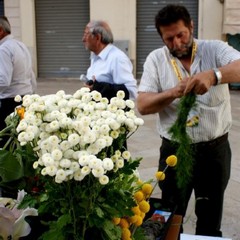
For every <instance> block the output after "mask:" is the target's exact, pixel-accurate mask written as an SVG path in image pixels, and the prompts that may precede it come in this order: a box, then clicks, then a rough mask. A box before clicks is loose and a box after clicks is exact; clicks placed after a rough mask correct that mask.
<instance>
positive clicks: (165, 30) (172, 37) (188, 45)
mask: <svg viewBox="0 0 240 240" xmlns="http://www.w3.org/2000/svg"><path fill="white" fill-rule="evenodd" d="M160 31H161V35H162V40H163V42H164V43H165V44H166V46H167V47H168V49H169V51H170V53H171V54H172V55H173V56H174V57H177V58H184V57H189V56H191V52H192V44H193V26H192V24H191V26H190V27H186V26H185V25H184V22H183V21H182V20H179V21H178V22H176V23H173V24H171V25H169V26H161V27H160Z"/></svg>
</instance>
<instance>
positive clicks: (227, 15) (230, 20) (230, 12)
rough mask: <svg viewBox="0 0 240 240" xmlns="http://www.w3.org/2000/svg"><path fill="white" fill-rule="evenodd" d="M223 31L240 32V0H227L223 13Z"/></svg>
mask: <svg viewBox="0 0 240 240" xmlns="http://www.w3.org/2000/svg"><path fill="white" fill-rule="evenodd" d="M223 33H229V34H236V33H240V1H239V0H225V1H224V13H223Z"/></svg>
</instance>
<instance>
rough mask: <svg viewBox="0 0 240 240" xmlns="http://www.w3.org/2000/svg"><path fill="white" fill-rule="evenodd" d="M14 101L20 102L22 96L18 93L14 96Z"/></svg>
mask: <svg viewBox="0 0 240 240" xmlns="http://www.w3.org/2000/svg"><path fill="white" fill-rule="evenodd" d="M14 101H15V102H21V101H22V97H21V96H20V95H16V96H15V98H14Z"/></svg>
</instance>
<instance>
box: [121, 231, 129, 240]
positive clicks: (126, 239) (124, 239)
mask: <svg viewBox="0 0 240 240" xmlns="http://www.w3.org/2000/svg"><path fill="white" fill-rule="evenodd" d="M129 239H131V232H130V230H129V229H128V228H122V240H129Z"/></svg>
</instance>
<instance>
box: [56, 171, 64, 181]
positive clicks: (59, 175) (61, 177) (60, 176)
mask: <svg viewBox="0 0 240 240" xmlns="http://www.w3.org/2000/svg"><path fill="white" fill-rule="evenodd" d="M55 179H58V180H60V181H64V180H65V179H66V173H65V171H64V170H63V169H58V170H57V172H56V178H55Z"/></svg>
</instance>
